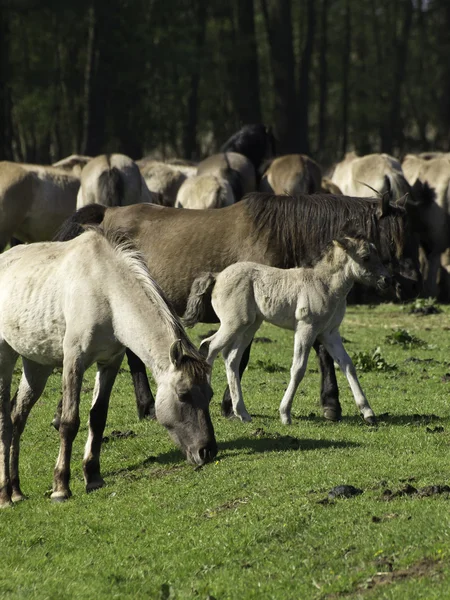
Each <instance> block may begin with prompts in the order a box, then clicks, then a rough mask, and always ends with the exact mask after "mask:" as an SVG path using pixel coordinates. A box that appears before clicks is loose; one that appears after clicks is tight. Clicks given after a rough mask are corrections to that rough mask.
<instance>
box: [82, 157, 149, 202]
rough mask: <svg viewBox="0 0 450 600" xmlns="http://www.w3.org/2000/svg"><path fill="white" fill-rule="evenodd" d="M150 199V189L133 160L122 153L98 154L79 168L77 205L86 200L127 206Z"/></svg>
mask: <svg viewBox="0 0 450 600" xmlns="http://www.w3.org/2000/svg"><path fill="white" fill-rule="evenodd" d="M139 202H152V193H151V192H150V190H149V189H148V188H147V186H146V184H145V181H144V179H143V177H142V175H141V172H140V171H139V167H138V166H137V165H136V163H135V162H134V161H133V160H131V158H129V157H128V156H125V155H124V154H101V155H100V156H97V157H96V158H93V159H92V160H90V161H89V162H88V163H87V165H86V166H85V167H84V168H83V170H82V172H81V186H80V190H79V192H78V197H77V208H81V207H82V206H86V204H92V203H95V204H103V206H127V205H129V204H137V203H139Z"/></svg>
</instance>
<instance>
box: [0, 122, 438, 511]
mask: <svg viewBox="0 0 450 600" xmlns="http://www.w3.org/2000/svg"><path fill="white" fill-rule="evenodd" d="M274 154H275V145H274V138H273V136H272V134H271V132H270V131H269V130H268V129H267V128H265V127H264V126H263V125H251V126H245V127H243V128H242V129H241V130H239V131H238V132H237V133H236V134H234V135H233V136H232V137H231V138H230V139H229V140H228V141H227V142H226V143H225V144H224V146H222V148H221V151H220V153H218V154H215V155H212V156H210V157H208V158H206V159H205V160H203V161H202V162H200V163H199V164H198V165H195V164H192V163H189V161H184V160H172V161H170V162H169V161H168V162H163V161H157V160H154V159H142V160H140V161H137V162H136V163H135V162H133V161H132V160H131V159H130V158H128V157H125V156H123V155H120V154H112V155H103V156H99V157H96V158H90V157H86V156H78V155H73V156H71V157H68V158H67V159H63V160H62V161H59V162H58V163H56V164H55V165H53V166H38V165H27V164H15V163H7V162H3V163H0V216H1V218H0V244H1V248H2V249H4V248H5V246H6V245H7V244H8V242H10V241H11V239H12V238H17V239H18V240H20V241H22V242H27V244H26V245H19V246H16V247H14V248H11V249H10V250H8V251H7V252H5V253H3V254H2V255H1V256H0V506H9V505H11V503H12V502H16V501H19V500H21V499H22V498H23V497H24V496H23V493H22V491H21V487H20V482H19V469H18V465H19V449H20V437H21V434H22V432H23V429H24V427H25V423H26V420H27V417H28V414H29V412H30V410H31V408H32V406H33V405H34V404H35V403H36V401H37V400H38V398H39V397H40V395H41V394H42V392H43V390H44V387H45V383H46V381H47V378H48V376H49V375H50V373H51V371H52V369H53V367H55V366H62V367H63V394H62V401H61V402H60V404H59V406H58V409H57V412H56V414H55V418H54V421H53V423H54V425H55V427H56V428H58V429H59V433H60V452H59V455H58V460H57V463H56V467H55V472H54V483H53V493H52V499H53V500H55V501H60V500H66V499H67V498H68V497H70V487H69V479H70V456H71V450H72V444H73V440H74V438H75V436H76V434H77V431H78V428H79V411H78V406H79V401H80V390H81V381H82V377H83V374H84V372H85V370H86V369H87V368H88V367H89V366H90V365H92V364H94V363H95V364H96V365H97V376H96V384H95V389H94V396H93V402H92V407H91V411H90V417H89V436H88V440H87V444H86V449H85V454H84V459H83V469H84V478H85V484H86V490H87V491H90V490H93V489H96V488H98V487H101V486H102V485H103V484H104V482H103V479H102V477H101V473H100V458H99V457H100V447H101V439H102V435H103V431H104V428H105V424H106V418H107V411H108V404H109V397H110V394H111V389H112V387H113V384H114V380H115V377H116V375H117V372H118V369H119V367H120V364H121V362H122V360H123V357H124V355H125V353H126V355H127V358H128V363H129V367H130V372H131V375H132V380H133V384H134V390H135V395H136V405H137V410H138V414H139V417H141V418H143V417H146V416H147V417H156V418H157V420H158V421H159V422H160V423H161V424H162V425H163V426H165V427H166V428H167V430H168V432H169V434H170V436H171V437H172V438H173V440H174V441H175V443H176V444H177V445H178V446H179V447H180V448H181V449H182V451H183V452H184V454H185V456H186V458H187V460H188V461H189V462H191V463H192V464H194V465H197V466H201V465H203V464H205V463H206V462H208V461H211V460H213V458H214V457H215V456H216V454H217V443H216V439H215V435H214V428H213V425H212V422H211V418H210V413H209V402H210V400H211V397H212V390H211V387H210V374H211V367H212V363H213V361H214V358H215V357H216V356H217V354H218V353H219V352H222V353H223V356H224V358H225V362H226V369H227V380H228V383H229V387H228V388H227V390H226V391H225V394H224V396H223V399H222V413H223V415H225V416H237V417H239V418H241V419H242V420H244V421H245V420H249V418H250V415H249V414H248V412H247V411H246V409H245V405H244V402H243V397H242V390H241V387H240V379H241V377H242V374H243V372H244V370H245V367H246V365H247V363H248V360H249V354H250V348H251V343H252V339H253V336H254V334H255V332H256V330H257V329H258V328H259V326H260V324H261V323H262V321H263V320H267V321H269V322H272V323H274V324H276V325H278V326H280V327H284V328H288V329H293V330H294V332H295V334H294V339H295V342H294V353H293V354H294V356H293V363H292V368H291V380H290V383H289V386H288V389H287V390H286V392H285V395H284V397H283V400H282V402H281V406H280V415H281V419H282V421H283V423H289V422H290V418H291V417H290V411H291V405H292V400H293V397H294V394H295V391H296V389H297V387H298V385H299V383H300V381H301V379H302V377H303V374H304V371H305V366H306V361H307V357H308V354H309V351H310V349H311V348H314V350H315V351H316V353H317V356H318V359H319V365H320V371H321V390H320V400H321V406H322V410H323V415H324V417H325V418H326V419H329V420H334V421H337V420H339V419H340V418H341V415H342V410H341V406H340V403H339V391H338V386H337V380H336V374H335V369H334V361H336V362H337V363H338V365H339V366H340V368H341V369H342V370H343V372H344V373H345V375H346V377H347V379H348V381H349V384H350V387H351V389H352V392H353V395H354V398H355V401H356V404H357V406H358V408H359V410H360V412H361V414H362V416H363V418H364V419H365V420H366V422H368V423H373V422H374V421H375V415H374V413H373V411H372V409H371V408H370V406H369V404H368V402H367V399H366V398H365V395H364V393H363V391H362V389H361V386H360V384H359V382H358V379H357V377H356V373H355V370H354V367H353V365H352V362H351V360H350V358H349V357H348V354H347V353H346V352H345V349H344V347H343V345H342V340H341V338H340V336H339V326H340V323H341V321H342V319H343V317H344V313H345V306H346V297H347V294H348V292H349V290H350V288H351V287H352V285H353V283H354V282H361V283H364V284H366V285H370V286H373V287H377V288H378V289H384V288H388V287H389V288H391V289H392V290H393V294H395V296H396V297H397V298H399V299H401V300H407V299H411V298H414V297H416V296H417V295H418V294H419V293H420V291H421V288H422V273H424V274H425V283H426V286H427V288H426V293H427V294H428V293H430V291H431V292H432V293H437V289H438V288H437V286H438V283H442V281H443V280H444V279H445V277H444V276H443V275H442V272H446V267H447V264H448V263H446V261H445V256H446V254H445V253H446V250H447V249H448V246H450V237H449V233H448V219H449V211H450V156H449V155H448V154H444V153H429V154H425V155H414V156H413V155H408V156H406V157H405V159H404V161H403V163H402V165H401V164H400V163H399V161H397V160H395V159H394V158H393V157H391V156H388V155H385V154H372V155H368V156H364V157H358V156H356V155H355V154H354V153H350V154H348V155H346V157H345V158H344V160H343V161H342V162H341V163H338V164H337V165H336V166H335V168H334V171H333V172H332V173H331V175H330V176H329V177H328V178H324V177H322V170H321V168H320V166H319V165H318V164H317V163H316V162H315V161H314V160H313V159H311V158H310V157H307V156H304V155H287V156H280V157H276V158H275V157H274ZM446 178H447V179H446ZM213 208H214V209H215V210H212V209H213ZM192 209H196V210H192ZM51 240H53V241H51ZM420 258H421V259H422V264H421V262H420ZM439 278H440V279H439ZM11 298H14V303H11V302H10V299H11ZM183 315H184V319H185V320H184V323H185V324H187V325H192V324H193V323H194V322H199V321H201V322H205V323H212V322H218V320H220V323H221V325H220V329H219V331H218V332H217V333H216V334H214V335H213V336H211V337H210V338H208V339H207V340H205V341H204V342H203V344H202V345H201V347H200V349H199V350H197V349H196V348H195V346H194V345H193V344H192V343H191V342H190V340H189V338H188V336H187V335H186V333H185V330H184V327H183V321H182V320H181V317H183ZM19 356H20V357H21V358H22V364H23V371H22V378H21V381H20V384H19V388H18V391H17V393H16V394H15V396H14V398H13V399H12V400H11V397H10V396H11V394H10V391H11V381H12V373H13V369H14V366H15V364H16V361H17V360H18V357H19ZM146 367H148V368H149V369H150V370H151V371H152V373H153V375H154V377H155V381H156V384H157V393H156V397H153V394H152V391H151V389H150V386H149V383H148V378H147V373H146Z"/></svg>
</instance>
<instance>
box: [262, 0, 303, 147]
mask: <svg viewBox="0 0 450 600" xmlns="http://www.w3.org/2000/svg"><path fill="white" fill-rule="evenodd" d="M261 5H262V8H263V13H264V19H265V23H266V29H267V34H268V38H269V54H270V63H271V67H272V78H273V94H274V116H273V122H274V132H275V137H276V138H277V148H278V149H279V152H280V154H286V153H291V152H298V150H299V144H298V136H297V131H298V128H297V123H298V121H297V118H296V102H295V85H294V81H295V80H294V66H295V65H294V50H293V44H292V18H291V5H290V0H261Z"/></svg>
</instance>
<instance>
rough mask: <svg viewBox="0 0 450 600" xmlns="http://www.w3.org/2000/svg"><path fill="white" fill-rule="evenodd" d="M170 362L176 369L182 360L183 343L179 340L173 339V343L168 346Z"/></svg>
mask: <svg viewBox="0 0 450 600" xmlns="http://www.w3.org/2000/svg"><path fill="white" fill-rule="evenodd" d="M169 355H170V362H171V363H172V364H173V366H174V367H176V368H177V369H178V368H179V367H180V365H181V361H182V360H183V344H182V342H181V340H175V341H174V342H173V344H172V345H171V346H170V350H169Z"/></svg>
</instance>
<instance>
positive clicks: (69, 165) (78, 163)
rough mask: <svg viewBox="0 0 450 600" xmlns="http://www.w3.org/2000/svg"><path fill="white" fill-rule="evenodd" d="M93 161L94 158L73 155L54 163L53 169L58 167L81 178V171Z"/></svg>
mask: <svg viewBox="0 0 450 600" xmlns="http://www.w3.org/2000/svg"><path fill="white" fill-rule="evenodd" d="M91 160H92V156H85V155H83V154H71V155H70V156H67V157H66V158H62V159H61V160H58V161H57V162H55V163H53V165H52V166H53V167H57V168H58V169H63V170H64V171H69V173H72V174H73V175H76V176H77V177H79V176H80V175H81V171H82V170H83V168H84V167H85V166H86V165H87V163H88V162H89V161H91Z"/></svg>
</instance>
